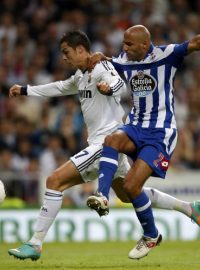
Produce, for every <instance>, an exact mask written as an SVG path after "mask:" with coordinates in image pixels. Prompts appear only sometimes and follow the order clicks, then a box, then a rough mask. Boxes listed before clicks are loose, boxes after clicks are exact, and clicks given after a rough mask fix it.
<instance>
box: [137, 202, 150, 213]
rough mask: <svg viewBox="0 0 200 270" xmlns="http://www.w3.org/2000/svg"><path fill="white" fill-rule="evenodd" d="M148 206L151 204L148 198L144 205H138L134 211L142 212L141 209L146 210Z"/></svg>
mask: <svg viewBox="0 0 200 270" xmlns="http://www.w3.org/2000/svg"><path fill="white" fill-rule="evenodd" d="M149 206H151V201H150V200H149V201H148V203H147V204H145V205H144V206H142V207H139V208H135V211H136V212H142V211H144V210H146V209H147V208H148V207H149Z"/></svg>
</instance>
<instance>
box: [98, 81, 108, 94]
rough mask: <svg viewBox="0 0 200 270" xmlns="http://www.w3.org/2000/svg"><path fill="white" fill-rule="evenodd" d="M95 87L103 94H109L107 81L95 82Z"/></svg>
mask: <svg viewBox="0 0 200 270" xmlns="http://www.w3.org/2000/svg"><path fill="white" fill-rule="evenodd" d="M97 88H98V90H99V92H100V93H101V94H103V95H109V94H110V91H111V90H110V85H109V84H108V83H107V82H99V83H97Z"/></svg>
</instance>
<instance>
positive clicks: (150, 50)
mask: <svg viewBox="0 0 200 270" xmlns="http://www.w3.org/2000/svg"><path fill="white" fill-rule="evenodd" d="M153 48H154V45H153V43H152V42H151V44H150V47H149V49H148V51H147V53H146V55H145V57H144V59H146V58H147V57H148V56H149V55H150V54H151V53H152V52H153ZM144 59H143V60H144Z"/></svg>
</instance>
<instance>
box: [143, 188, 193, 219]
mask: <svg viewBox="0 0 200 270" xmlns="http://www.w3.org/2000/svg"><path fill="white" fill-rule="evenodd" d="M144 192H145V193H146V194H147V196H148V197H149V199H150V200H151V203H152V207H154V208H161V209H169V210H176V211H179V212H181V213H183V214H185V215H186V216H188V217H191V214H192V209H191V203H190V202H185V201H182V200H179V199H176V198H175V197H172V196H170V195H168V194H167V193H164V192H161V191H159V190H157V189H155V188H144Z"/></svg>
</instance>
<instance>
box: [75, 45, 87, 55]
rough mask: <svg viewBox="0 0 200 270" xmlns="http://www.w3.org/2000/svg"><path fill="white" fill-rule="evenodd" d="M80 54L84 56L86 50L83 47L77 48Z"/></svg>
mask: <svg viewBox="0 0 200 270" xmlns="http://www.w3.org/2000/svg"><path fill="white" fill-rule="evenodd" d="M76 50H77V52H78V53H80V54H82V53H83V52H84V51H85V48H84V47H83V46H82V45H79V46H77V47H76Z"/></svg>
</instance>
